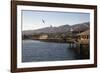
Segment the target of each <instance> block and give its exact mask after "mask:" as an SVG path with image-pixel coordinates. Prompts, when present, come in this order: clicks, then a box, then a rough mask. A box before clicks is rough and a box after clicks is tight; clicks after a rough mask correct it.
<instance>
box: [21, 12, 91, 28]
mask: <svg viewBox="0 0 100 73" xmlns="http://www.w3.org/2000/svg"><path fill="white" fill-rule="evenodd" d="M88 21H90V14H89V13H78V12H46V11H45V12H44V11H25V10H24V11H22V30H34V29H39V28H43V27H49V26H50V25H52V26H53V27H54V26H61V25H65V24H69V25H73V24H77V23H82V22H88Z"/></svg>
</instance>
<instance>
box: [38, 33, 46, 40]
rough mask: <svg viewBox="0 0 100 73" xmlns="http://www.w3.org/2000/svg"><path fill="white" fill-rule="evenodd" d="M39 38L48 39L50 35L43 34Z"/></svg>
mask: <svg viewBox="0 0 100 73" xmlns="http://www.w3.org/2000/svg"><path fill="white" fill-rule="evenodd" d="M39 39H48V35H47V34H41V35H40V37H39Z"/></svg>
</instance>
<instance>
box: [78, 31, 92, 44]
mask: <svg viewBox="0 0 100 73" xmlns="http://www.w3.org/2000/svg"><path fill="white" fill-rule="evenodd" d="M77 36H78V41H79V42H80V43H84V44H88V43H89V39H90V31H89V30H86V31H84V32H81V33H79V34H77Z"/></svg>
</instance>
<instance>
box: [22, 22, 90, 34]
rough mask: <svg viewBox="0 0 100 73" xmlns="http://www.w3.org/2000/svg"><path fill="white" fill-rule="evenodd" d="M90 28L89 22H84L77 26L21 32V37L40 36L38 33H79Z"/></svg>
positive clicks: (66, 25)
mask: <svg viewBox="0 0 100 73" xmlns="http://www.w3.org/2000/svg"><path fill="white" fill-rule="evenodd" d="M89 28H90V22H84V23H79V24H73V25H68V24H65V25H61V26H58V27H52V26H50V27H45V28H41V29H37V30H25V31H22V34H23V35H32V34H40V33H48V34H49V33H66V32H70V31H73V32H79V31H85V30H88V29H89Z"/></svg>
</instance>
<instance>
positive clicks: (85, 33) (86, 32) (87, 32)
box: [78, 30, 90, 35]
mask: <svg viewBox="0 0 100 73" xmlns="http://www.w3.org/2000/svg"><path fill="white" fill-rule="evenodd" d="M89 34H90V31H89V30H86V31H84V32H81V33H79V34H78V35H89Z"/></svg>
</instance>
